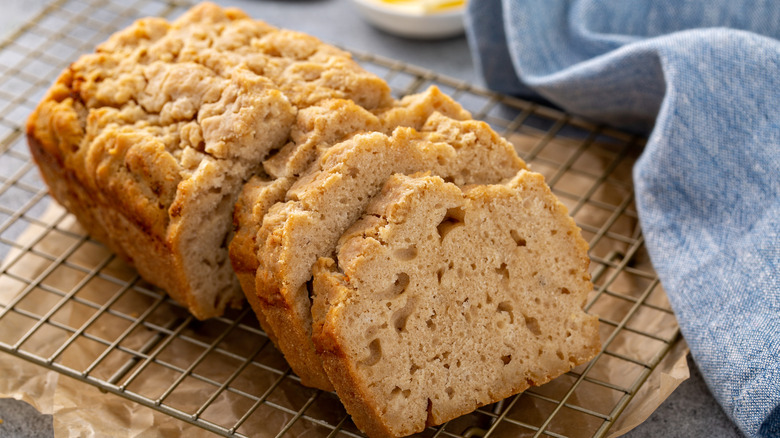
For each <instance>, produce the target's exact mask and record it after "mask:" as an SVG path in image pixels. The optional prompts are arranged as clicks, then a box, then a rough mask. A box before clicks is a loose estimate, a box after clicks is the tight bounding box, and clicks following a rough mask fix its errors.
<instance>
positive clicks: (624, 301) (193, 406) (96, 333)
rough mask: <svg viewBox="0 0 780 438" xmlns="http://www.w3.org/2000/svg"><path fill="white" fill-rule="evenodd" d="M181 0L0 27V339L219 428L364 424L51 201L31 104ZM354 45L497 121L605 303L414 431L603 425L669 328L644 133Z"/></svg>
mask: <svg viewBox="0 0 780 438" xmlns="http://www.w3.org/2000/svg"><path fill="white" fill-rule="evenodd" d="M188 6H189V4H188V3H184V2H179V1H162V0H140V1H122V0H60V1H55V2H53V3H52V4H50V5H49V6H48V7H46V8H45V9H44V10H43V11H42V13H40V14H39V15H38V16H37V17H35V18H33V19H32V20H30V21H29V22H27V23H25V24H24V25H23V26H22V27H21V28H19V29H18V30H17V31H16V32H15V33H13V34H12V35H10V36H9V37H8V38H7V39H5V40H4V41H2V42H0V75H1V76H0V260H4V261H3V262H2V265H1V267H2V269H0V284H1V285H2V286H1V287H0V350H2V351H3V352H4V353H3V354H11V355H14V356H18V357H21V358H24V359H26V360H28V361H30V362H33V363H35V364H38V365H42V366H44V367H47V368H49V369H52V370H55V371H57V372H59V373H62V374H65V375H67V376H70V377H73V378H75V379H78V380H81V381H84V382H87V383H89V384H91V385H94V386H97V387H99V388H101V389H102V390H104V391H108V392H111V393H115V394H117V395H119V396H121V397H125V398H127V399H130V400H132V401H134V402H137V403H140V404H143V405H146V406H149V407H151V408H153V409H156V410H158V411H161V412H163V413H166V414H168V415H171V416H173V417H176V418H179V419H181V420H183V421H186V422H189V423H192V424H195V425H197V426H200V427H202V428H204V429H207V430H209V431H212V432H215V433H217V434H221V435H224V436H251V435H253V434H255V433H256V431H257V430H258V429H259V428H262V430H263V431H271V435H273V434H276V435H277V436H298V435H301V434H303V433H307V434H309V436H338V435H342V436H353V437H354V436H362V435H361V433H360V431H358V430H357V429H356V428H355V426H354V425H353V424H352V422H351V420H350V419H349V416H348V415H347V414H346V412H345V411H344V409H343V407H342V406H341V404H340V403H339V402H338V398H337V397H336V395H335V394H333V393H328V392H321V391H316V390H312V389H309V388H305V387H303V386H301V385H300V383H299V380H298V378H297V377H296V376H295V375H294V374H292V373H291V372H290V370H289V368H288V367H287V365H286V363H285V362H284V359H283V357H282V356H281V355H280V353H278V352H277V351H276V350H275V349H274V347H273V345H272V344H271V343H270V342H269V341H268V338H267V337H266V336H265V334H264V333H263V331H262V330H260V329H259V328H258V326H257V323H256V321H255V320H254V316H253V315H252V313H251V312H250V311H249V310H248V308H247V309H245V310H244V311H242V312H235V313H230V314H228V315H226V316H225V317H221V318H215V319H212V320H209V321H205V322H199V321H197V320H194V319H193V318H192V317H191V316H189V315H188V314H187V312H186V311H185V310H184V309H183V308H181V307H180V306H179V305H177V304H176V303H175V302H173V301H171V300H170V299H169V298H168V297H167V296H166V295H165V294H163V293H162V292H160V291H159V290H157V289H155V288H153V287H151V286H149V285H148V284H145V283H144V282H143V281H142V280H141V279H140V278H139V277H138V276H137V275H136V274H135V273H134V271H133V270H132V269H131V268H129V267H127V266H125V265H123V264H122V262H121V261H119V260H118V259H116V258H115V257H114V256H113V255H112V254H111V253H110V252H109V251H108V250H106V249H105V248H104V247H103V246H102V245H100V243H98V242H96V241H94V240H92V239H91V238H90V237H89V236H87V235H85V234H84V233H83V232H82V231H80V229H79V228H78V226H77V225H76V224H75V221H74V219H73V217H72V216H70V215H68V214H67V212H65V211H64V210H62V209H59V210H57V209H56V208H55V207H53V204H54V203H53V202H52V200H51V198H50V196H49V195H48V192H47V189H46V187H45V185H44V184H43V182H42V180H41V179H40V177H39V175H38V171H37V169H36V168H35V165H34V164H33V163H32V161H31V158H30V155H29V152H28V150H27V147H26V142H25V138H24V129H23V125H24V120H25V118H26V117H27V115H28V114H29V113H30V112H31V111H32V110H33V108H34V107H35V105H36V103H37V102H38V101H39V100H40V99H41V97H42V96H43V93H44V92H45V90H46V88H47V87H48V86H49V85H50V84H51V83H52V82H53V81H54V79H55V78H56V76H57V75H58V74H59V72H60V71H61V70H62V68H64V67H65V66H66V65H67V64H68V63H69V62H71V61H73V60H74V59H75V58H76V57H77V56H78V55H79V54H80V53H85V52H90V51H92V50H93V48H94V46H95V45H96V44H98V43H99V42H101V41H103V40H104V39H105V38H106V37H107V36H108V35H109V34H110V33H112V32H114V31H116V30H117V29H120V28H122V27H124V26H126V25H129V24H130V23H131V22H132V21H133V20H135V19H136V18H139V17H142V16H149V15H158V16H164V17H172V16H177V15H179V14H180V13H181V12H183V10H184V9H185V8H186V7H188ZM355 57H356V59H357V60H358V61H359V62H361V63H362V64H363V65H364V66H365V67H366V68H367V69H368V70H370V71H373V72H375V73H377V74H379V75H380V76H382V77H384V78H385V79H386V80H387V81H388V82H389V83H390V85H391V86H392V88H393V90H394V92H395V94H396V95H397V96H399V97H400V96H402V95H405V94H409V93H413V92H417V91H421V90H423V89H424V88H426V87H427V86H429V85H437V86H439V87H440V88H441V89H442V90H443V91H445V92H447V93H448V94H450V95H451V96H453V97H454V98H455V99H456V100H458V101H459V102H460V103H461V104H462V105H463V106H464V107H465V108H466V109H468V110H470V111H471V112H472V114H473V115H474V117H475V118H477V119H482V120H485V121H487V122H488V123H490V124H491V125H492V126H493V127H494V128H495V129H496V130H498V131H499V132H500V133H502V134H503V135H504V136H505V137H506V138H508V139H509V140H510V141H512V142H513V143H514V145H515V146H516V148H517V150H518V152H519V153H520V154H521V156H523V158H524V159H525V160H526V161H527V162H528V163H529V164H530V166H531V167H532V169H534V170H536V171H538V172H541V173H542V174H544V175H545V177H546V179H547V181H548V183H549V184H550V186H551V187H552V188H553V191H554V192H555V194H556V195H557V196H558V197H559V198H560V199H561V200H562V201H563V202H564V203H565V204H566V205H567V206H568V207H569V210H570V212H571V214H572V215H573V216H574V218H575V220H576V221H577V223H578V224H579V226H580V227H581V228H582V230H583V236H584V237H585V239H586V240H588V242H589V244H590V248H591V250H590V256H591V260H592V263H591V273H592V275H593V282H594V291H593V293H592V294H591V295H590V297H589V300H588V304H587V309H588V310H589V311H590V312H592V313H595V314H598V315H599V317H600V331H601V337H602V343H603V347H602V350H601V352H600V353H599V354H598V356H597V357H596V358H595V359H594V360H593V361H591V362H590V363H589V364H586V365H582V366H580V367H577V368H576V369H575V370H573V371H572V372H569V373H567V374H565V375H563V376H561V377H559V378H558V379H556V380H554V381H553V382H551V383H549V384H547V385H544V386H542V387H538V388H532V389H530V390H528V391H526V392H525V393H523V394H520V395H517V396H514V397H511V398H509V399H507V400H504V401H502V402H499V403H496V404H494V405H490V406H486V407H483V408H481V409H478V410H477V411H476V412H474V413H472V414H469V415H466V416H464V417H462V418H459V419H456V420H453V421H450V422H449V423H447V424H445V425H442V426H439V427H436V428H429V429H428V430H426V431H425V432H424V433H423V434H422V435H424V436H448V437H475V436H478V437H487V436H542V435H544V436H553V437H561V436H604V435H605V434H606V433H607V431H608V430H609V428H610V427H611V426H612V425H613V424H614V423H615V421H616V419H617V418H618V417H619V416H620V415H621V413H622V412H623V411H624V409H625V408H626V406H627V404H628V402H629V401H630V400H631V399H632V397H634V395H636V394H637V391H639V389H640V388H641V387H642V385H643V384H644V383H645V381H646V380H647V378H648V376H649V375H650V373H651V372H652V371H653V370H654V369H655V367H656V366H657V365H658V364H659V362H660V361H661V360H662V359H663V358H664V357H665V356H666V355H667V353H668V352H669V351H670V349H671V348H672V346H673V345H674V343H675V342H677V340H678V339H679V330H678V329H677V326H676V323H675V320H674V316H673V314H672V312H671V310H670V309H669V305H668V302H667V301H666V300H665V295H664V293H663V290H662V289H661V287H660V284H659V282H658V278H657V276H656V274H655V272H654V271H653V269H652V267H651V266H650V264H649V261H648V259H647V255H646V252H645V250H644V240H643V237H642V234H641V230H640V228H639V225H638V220H637V214H636V210H635V206H634V199H633V188H632V185H631V167H632V165H633V163H634V161H635V159H636V156H637V154H638V152H639V151H640V150H641V147H642V145H643V142H644V140H643V139H642V138H636V137H633V136H631V135H628V134H625V133H622V132H618V131H614V130H611V129H608V128H605V127H601V126H597V125H593V124H591V123H588V122H586V121H584V120H581V119H578V118H575V117H571V116H569V115H567V114H564V113H561V112H558V111H556V110H553V109H549V108H545V107H542V106H538V105H536V104H532V103H529V102H525V101H520V100H517V99H513V98H510V97H506V96H501V95H497V94H494V93H491V92H487V91H484V90H480V89H476V88H474V87H472V86H470V85H469V84H466V83H463V82H460V81H456V80H452V79H449V78H446V77H443V76H441V75H438V74H436V73H433V72H430V71H426V70H422V69H419V68H415V67H411V66H408V65H405V64H403V63H400V62H397V61H393V60H388V59H383V58H380V57H376V56H373V55H367V54H355ZM637 346H641V348H639V347H637ZM616 370H618V371H616ZM572 431H574V432H572Z"/></svg>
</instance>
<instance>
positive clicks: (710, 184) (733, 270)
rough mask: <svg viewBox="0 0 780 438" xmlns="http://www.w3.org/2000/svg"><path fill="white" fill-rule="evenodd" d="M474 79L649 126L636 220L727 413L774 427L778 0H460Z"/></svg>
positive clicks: (631, 125) (748, 423)
mask: <svg viewBox="0 0 780 438" xmlns="http://www.w3.org/2000/svg"><path fill="white" fill-rule="evenodd" d="M466 22H467V26H466V27H467V34H468V37H469V44H470V45H471V48H472V52H473V55H474V57H475V60H476V63H477V65H478V66H479V68H480V70H481V72H482V75H483V77H484V79H485V82H486V83H487V85H488V86H489V87H490V88H492V89H495V90H497V91H500V92H504V93H509V94H514V95H520V96H524V97H531V98H540V97H541V98H543V99H546V100H548V101H550V102H552V103H554V104H556V105H558V106H560V107H562V108H564V109H566V110H567V111H570V112H573V113H576V114H580V115H583V116H585V117H588V118H591V119H595V120H598V121H602V122H605V123H607V124H611V125H616V126H620V127H624V128H627V129H630V130H635V131H643V132H649V139H648V143H647V146H646V148H645V150H644V151H643V153H642V156H641V157H640V159H639V160H638V162H637V164H636V166H635V168H634V186H635V191H636V199H637V208H638V212H639V217H640V222H641V224H642V229H643V232H644V235H645V238H646V245H647V248H648V251H649V253H650V256H651V259H652V262H653V265H654V266H655V268H656V270H657V271H658V274H659V276H660V279H661V282H662V284H663V285H664V287H665V289H666V291H667V293H668V295H669V298H670V301H671V303H672V306H673V308H674V311H675V313H676V315H677V318H678V320H679V323H680V327H681V330H682V333H683V335H684V336H685V338H686V340H687V341H688V344H689V345H690V348H691V351H692V354H693V357H694V359H695V360H696V362H697V364H698V365H699V367H700V368H701V370H702V374H703V375H704V378H705V380H706V381H707V383H708V385H709V387H710V389H711V390H712V392H713V394H714V395H715V397H716V398H717V399H718V401H719V402H720V404H721V405H722V407H723V408H724V410H725V411H726V413H727V414H728V415H729V416H730V417H731V419H732V420H733V421H734V422H735V423H736V424H737V425H738V426H739V427H740V429H741V430H742V431H743V432H744V433H745V434H746V435H747V436H750V437H778V436H780V41H778V38H780V2H778V1H777V0H764V1H761V0H750V1H747V0H632V1H626V0H602V1H599V0H570V1H566V0H472V1H471V2H470V4H469V8H468V14H467V20H466Z"/></svg>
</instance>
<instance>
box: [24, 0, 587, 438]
mask: <svg viewBox="0 0 780 438" xmlns="http://www.w3.org/2000/svg"><path fill="white" fill-rule="evenodd" d="M26 129H27V138H28V142H29V145H30V149H31V151H32V155H33V157H34V159H35V161H36V162H37V164H38V166H39V167H40V169H41V172H42V174H43V176H44V179H45V181H46V183H47V184H48V186H49V188H50V191H51V193H52V195H53V197H54V198H55V199H56V200H57V201H59V202H60V203H61V204H63V205H64V206H65V207H66V208H68V209H69V210H70V211H71V212H72V213H73V214H74V215H75V216H76V217H77V218H78V220H79V221H80V222H81V224H82V225H83V226H84V227H85V228H86V229H87V231H88V232H89V233H90V234H91V235H92V236H93V237H95V238H96V239H98V240H100V241H102V242H104V243H105V244H106V245H107V246H108V247H110V248H111V249H112V250H113V251H114V252H116V253H117V254H118V255H119V256H120V257H122V258H123V259H125V260H127V261H128V262H130V263H132V264H133V265H134V266H135V267H136V268H137V270H138V272H139V274H140V275H141V276H142V277H143V278H144V279H146V280H147V281H149V282H151V283H153V284H155V285H157V286H159V287H161V288H162V289H164V290H166V291H167V292H168V293H169V294H170V296H171V297H173V298H174V299H175V300H177V301H178V302H180V303H182V304H183V305H184V306H186V307H187V308H188V309H189V310H190V312H192V314H193V315H195V316H196V317H197V318H200V319H204V318H209V317H214V316H218V315H221V314H222V313H223V312H224V311H225V309H226V308H227V307H229V306H233V307H237V306H240V305H241V304H242V303H243V300H244V296H245V297H246V298H247V300H248V301H249V304H250V305H251V306H252V308H253V309H254V311H255V313H256V314H257V317H258V320H259V322H260V324H261V326H262V327H263V329H264V330H265V331H266V333H268V336H269V338H270V339H271V340H272V341H273V342H274V343H275V344H276V345H277V346H278V347H279V349H280V350H281V351H282V353H283V354H284V356H285V358H286V359H287V361H288V362H289V364H290V366H291V368H292V369H293V370H294V371H295V373H296V374H298V375H299V376H300V378H301V382H302V383H303V384H304V385H308V386H313V387H317V388H321V389H326V390H330V389H333V388H334V387H335V389H336V390H337V392H338V394H339V396H340V397H341V398H342V400H343V401H344V404H345V406H346V407H347V409H348V411H349V412H350V413H351V414H352V415H353V417H354V419H355V422H356V424H357V425H358V426H359V427H360V428H361V429H363V430H364V431H365V432H367V433H368V434H369V435H371V436H401V435H405V434H410V433H414V432H415V431H419V430H421V428H422V427H424V426H425V425H431V424H438V423H441V422H443V421H446V420H447V419H450V418H453V417H454V416H457V415H460V414H463V413H466V412H469V411H471V410H473V409H475V408H476V407H478V406H481V405H483V404H486V403H491V402H494V401H496V400H499V399H500V398H503V397H505V396H508V395H510V394H514V393H517V392H519V391H522V390H523V389H525V388H527V387H528V386H529V385H534V384H541V383H543V382H545V381H547V380H549V379H551V378H553V377H554V376H556V375H559V374H561V373H563V372H565V371H567V370H568V369H570V368H571V367H572V366H574V365H576V364H579V363H582V362H583V361H585V360H588V359H589V358H590V357H592V355H593V354H594V353H595V351H596V349H597V348H598V333H597V331H596V319H595V318H594V317H591V316H588V315H586V314H585V313H584V312H583V311H582V306H583V303H584V300H585V296H586V295H587V293H588V290H589V289H590V287H591V286H590V281H589V276H588V271H587V264H588V258H587V245H586V244H585V243H584V241H583V240H582V238H581V237H580V235H579V229H577V227H576V226H575V225H574V223H573V221H572V220H571V218H569V217H568V216H567V213H566V210H565V208H564V207H563V206H562V205H561V204H560V203H559V202H558V201H557V200H556V199H555V197H554V196H553V195H552V194H551V192H550V190H549V188H548V187H547V186H546V185H545V183H544V181H543V179H542V177H541V176H539V175H537V174H534V173H531V172H529V171H528V169H527V168H526V165H525V163H524V162H523V161H522V160H521V159H520V158H519V157H518V156H517V154H516V153H515V151H514V148H513V147H512V145H511V144H510V143H509V142H507V141H506V140H505V139H503V138H501V137H500V136H499V135H498V134H496V133H495V132H494V131H493V130H492V129H491V128H490V127H489V126H488V125H487V124H486V123H483V122H478V121H474V120H471V115H470V114H469V113H468V112H467V111H465V110H464V109H463V108H462V107H461V106H460V105H459V104H458V103H456V102H455V101H454V100H452V99H451V98H449V97H447V96H446V95H444V94H443V93H441V91H439V90H438V89H437V88H435V87H432V88H429V89H428V90H426V91H425V92H423V93H419V94H415V95H411V96H407V97H404V98H403V99H401V100H396V99H394V98H392V96H391V94H390V89H389V87H388V85H387V84H386V83H385V82H384V81H383V80H381V79H380V78H378V77H376V76H375V75H373V74H370V73H368V72H366V71H364V70H363V69H362V68H361V67H359V66H358V65H357V64H356V63H355V62H354V61H353V60H352V59H351V58H350V55H349V54H348V53H346V52H344V51H342V50H339V49H337V48H335V47H332V46H329V45H326V44H323V43H322V42H320V41H319V40H317V39H315V38H313V37H310V36H307V35H304V34H300V33H296V32H292V31H287V30H280V29H277V28H274V27H272V26H269V25H267V24H265V23H263V22H260V21H256V20H252V19H250V18H249V17H247V16H246V15H245V14H244V13H243V12H241V11H238V10H236V9H222V8H219V7H217V6H215V5H213V4H210V3H203V4H201V5H198V6H195V7H193V8H192V9H190V10H189V11H188V12H187V13H185V14H184V15H183V16H182V17H181V18H179V19H177V20H175V21H174V22H171V23H169V22H167V21H165V20H162V19H157V18H148V19H143V20H139V21H138V22H136V23H134V24H133V25H132V26H130V27H128V28H127V29H125V30H123V31H120V32H118V33H116V34H114V35H113V36H111V38H110V39H109V40H108V41H107V42H105V43H103V44H101V45H100V46H98V48H97V50H96V52H95V53H93V54H89V55H85V56H82V57H81V58H80V59H79V60H77V61H76V62H74V63H73V64H72V65H71V66H70V67H69V68H68V69H66V70H65V71H64V72H63V73H62V74H61V75H60V76H59V78H58V79H57V81H56V82H55V84H54V85H53V86H52V87H51V88H50V90H49V91H48V92H47V94H46V95H45V97H44V98H43V100H42V101H41V103H40V104H39V105H38V107H37V108H36V109H35V111H34V112H33V114H32V115H31V116H30V118H29V120H28V123H27V128H26ZM242 290H243V294H242Z"/></svg>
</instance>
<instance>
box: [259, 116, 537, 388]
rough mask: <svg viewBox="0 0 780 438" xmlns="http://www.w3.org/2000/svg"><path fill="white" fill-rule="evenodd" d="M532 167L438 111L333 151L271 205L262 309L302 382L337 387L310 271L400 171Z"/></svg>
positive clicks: (465, 173)
mask: <svg viewBox="0 0 780 438" xmlns="http://www.w3.org/2000/svg"><path fill="white" fill-rule="evenodd" d="M522 168H525V164H524V163H523V161H522V160H520V158H518V156H517V154H516V153H515V151H514V149H513V147H512V145H511V144H509V143H508V142H507V141H506V140H504V139H502V138H501V137H500V136H498V134H496V133H495V132H494V131H492V130H491V129H490V127H489V126H488V125H487V124H485V123H483V122H477V121H473V120H472V121H458V120H453V119H451V118H448V117H445V116H443V115H440V114H438V113H434V114H433V115H432V116H431V117H429V118H428V121H427V122H426V124H425V125H424V126H423V127H422V129H421V131H417V130H415V129H413V128H397V129H396V130H395V131H393V134H392V135H391V136H386V135H384V134H381V133H367V134H359V135H356V136H354V137H352V138H351V139H349V140H347V141H345V142H343V143H341V144H339V145H336V146H334V147H332V148H330V149H328V150H327V151H326V152H325V153H324V155H323V156H322V157H321V158H320V159H319V161H318V162H317V163H315V165H314V166H313V167H312V168H310V169H309V171H307V173H305V174H304V175H303V176H302V177H301V178H300V179H299V180H298V181H297V182H296V183H295V184H294V185H293V186H292V187H291V189H290V190H289V191H288V192H287V195H286V199H287V201H286V202H284V203H278V204H276V205H274V206H273V207H271V209H270V210H269V211H268V213H266V214H265V216H264V218H263V223H262V226H261V227H260V229H259V231H258V234H257V247H258V261H259V268H258V270H257V278H256V287H257V296H258V303H259V304H260V307H261V308H262V312H263V314H264V316H265V318H266V320H267V322H268V324H269V325H270V326H271V328H272V330H273V331H274V332H275V335H276V337H277V340H278V346H279V348H280V350H281V351H282V352H283V353H284V355H285V358H286V359H287V361H288V363H289V364H290V366H291V367H292V369H293V370H294V371H295V372H296V373H297V374H298V375H299V376H300V378H301V381H302V382H303V383H304V384H306V385H310V386H315V387H318V388H323V389H327V388H330V382H329V380H328V378H327V376H326V374H325V372H324V370H323V369H322V365H321V363H320V360H319V358H318V357H317V356H316V353H315V351H314V346H313V344H312V342H311V310H310V307H311V301H310V283H309V280H310V279H311V268H312V266H313V265H314V263H315V262H316V261H317V258H319V257H323V256H327V255H329V254H330V253H331V252H332V251H333V250H334V249H335V247H336V243H337V242H338V239H339V237H340V236H341V234H342V233H343V232H344V231H345V230H346V229H347V228H348V227H349V226H350V225H351V224H352V223H354V222H355V221H356V220H357V219H358V218H359V217H360V215H361V214H362V213H363V210H364V209H365V207H366V205H368V202H369V201H370V199H371V197H373V196H374V195H375V194H376V193H377V192H378V191H379V190H380V189H381V187H382V184H383V183H384V181H385V180H386V179H387V178H388V177H389V176H390V175H391V174H393V173H414V172H418V171H428V170H430V171H431V172H432V173H433V174H436V175H440V176H442V177H443V178H445V179H447V180H451V181H453V182H455V183H456V184H460V185H462V184H474V183H477V184H478V183H491V182H498V181H501V180H502V179H504V178H509V177H511V176H513V175H514V174H515V173H516V172H517V171H518V170H520V169H522Z"/></svg>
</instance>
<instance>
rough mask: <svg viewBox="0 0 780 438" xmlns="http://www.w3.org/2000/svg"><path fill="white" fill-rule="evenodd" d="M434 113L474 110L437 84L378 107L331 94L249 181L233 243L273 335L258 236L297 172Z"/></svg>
mask: <svg viewBox="0 0 780 438" xmlns="http://www.w3.org/2000/svg"><path fill="white" fill-rule="evenodd" d="M434 113H439V114H442V115H445V116H447V117H449V118H452V119H455V120H468V119H470V118H471V115H470V114H469V113H468V111H466V110H464V109H463V108H462V107H461V106H460V105H459V104H458V103H457V102H455V101H453V100H452V99H451V98H450V97H449V96H447V95H445V94H443V93H442V92H441V91H440V90H439V89H438V88H436V87H430V88H428V89H427V90H425V91H424V92H422V93H418V94H413V95H409V96H406V97H404V98H403V99H401V100H400V101H395V102H394V103H393V105H391V106H387V107H382V108H378V109H375V110H373V111H368V110H366V109H365V108H363V107H361V106H359V105H357V104H356V103H354V102H353V101H351V100H345V99H326V100H323V101H321V102H319V103H317V104H315V105H312V106H310V107H308V108H304V109H301V110H299V111H298V113H297V118H296V123H295V124H294V125H293V127H292V131H291V134H290V141H289V142H288V143H287V144H286V145H285V146H284V147H283V148H282V149H281V150H279V151H278V152H275V153H274V154H273V155H272V156H271V157H270V158H269V159H267V160H266V161H264V162H263V168H264V169H265V171H266V174H264V175H263V174H259V175H257V176H254V177H252V179H250V181H249V182H248V183H247V184H246V185H245V186H244V189H243V190H242V192H241V195H240V196H239V199H238V202H237V204H236V209H235V214H234V229H235V235H234V237H233V239H232V240H231V243H230V259H231V261H232V264H233V269H234V270H235V272H236V275H237V276H238V279H239V281H240V283H241V287H242V289H243V291H244V294H245V295H246V297H247V300H248V301H249V303H250V304H251V305H252V308H253V310H254V311H255V314H256V315H257V317H258V320H260V323H261V325H262V326H263V329H264V330H265V331H266V333H267V334H268V335H269V337H271V339H276V335H275V334H274V329H273V327H271V326H270V325H268V323H267V322H266V320H265V315H264V314H263V311H262V308H261V306H260V304H259V302H258V296H257V293H256V286H255V276H256V273H257V268H258V266H259V261H258V247H257V242H256V236H257V232H258V231H259V229H260V227H261V225H262V223H263V218H264V217H265V214H266V213H267V212H268V210H269V209H270V207H271V206H272V205H273V204H275V203H277V202H283V201H284V200H285V199H284V197H285V194H286V192H287V190H288V189H289V188H290V187H291V186H292V184H293V183H294V182H295V181H296V180H297V178H298V177H299V176H300V175H301V174H302V173H303V172H304V171H305V170H306V169H308V167H309V166H310V165H311V164H312V163H313V162H314V161H315V160H316V159H317V157H319V156H321V155H322V154H323V153H324V152H325V151H326V150H327V149H328V148H330V147H332V146H333V145H335V144H337V143H340V142H342V141H344V140H346V139H348V138H350V137H351V136H354V135H356V134H358V133H366V132H372V131H378V132H382V133H386V134H389V133H390V132H392V131H393V129H395V128H396V127H399V126H407V127H412V128H415V129H422V127H423V126H424V125H425V123H426V122H427V120H428V118H430V116H431V115H432V114H434ZM326 388H327V387H326Z"/></svg>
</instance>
